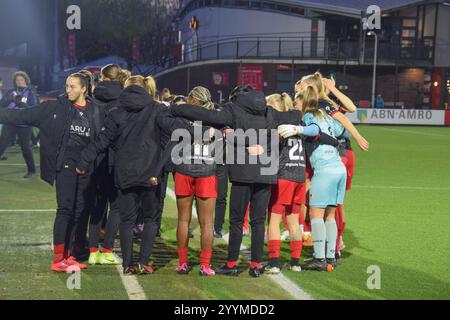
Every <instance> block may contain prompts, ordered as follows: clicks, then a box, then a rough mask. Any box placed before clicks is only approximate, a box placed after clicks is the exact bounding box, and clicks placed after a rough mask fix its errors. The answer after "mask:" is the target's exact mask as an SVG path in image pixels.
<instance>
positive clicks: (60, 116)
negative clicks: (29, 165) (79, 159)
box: [0, 95, 101, 185]
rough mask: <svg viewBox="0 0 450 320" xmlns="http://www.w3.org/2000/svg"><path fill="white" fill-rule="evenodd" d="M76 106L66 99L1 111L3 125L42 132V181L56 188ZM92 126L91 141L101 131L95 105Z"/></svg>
mask: <svg viewBox="0 0 450 320" xmlns="http://www.w3.org/2000/svg"><path fill="white" fill-rule="evenodd" d="M74 112H76V110H75V108H74V107H73V104H72V103H71V102H70V101H69V100H68V99H67V97H66V96H65V95H63V96H60V97H58V99H57V100H55V101H47V102H44V103H42V104H40V105H37V106H35V107H31V108H27V109H4V108H0V123H4V124H13V125H27V126H33V127H37V128H39V129H40V139H41V147H40V162H41V178H42V180H44V181H46V182H48V183H49V184H50V185H53V184H54V181H55V178H56V173H57V172H58V171H59V170H61V168H62V165H63V163H62V159H63V158H64V151H65V149H66V146H67V140H68V139H67V137H68V134H69V129H70V124H71V123H70V122H71V118H72V115H73V113H74ZM86 112H87V115H88V118H89V122H90V126H91V139H92V140H91V141H93V138H94V137H95V136H96V135H97V134H98V133H99V131H100V118H101V112H100V110H99V108H98V107H97V106H96V105H95V104H94V103H92V102H90V103H89V107H88V108H87V109H86ZM94 160H95V159H94Z"/></svg>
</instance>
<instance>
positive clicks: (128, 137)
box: [78, 86, 162, 190]
mask: <svg viewBox="0 0 450 320" xmlns="http://www.w3.org/2000/svg"><path fill="white" fill-rule="evenodd" d="M119 105H120V106H119V107H115V108H113V109H112V110H111V111H110V112H109V114H108V117H107V118H106V121H105V125H104V127H103V129H102V132H101V133H100V134H99V136H98V138H97V139H96V140H95V141H94V142H93V143H91V144H90V145H89V146H88V147H87V148H86V150H85V151H84V152H83V154H82V155H81V162H80V163H79V165H78V168H80V169H83V170H86V169H87V168H88V167H89V165H90V163H92V161H94V159H95V158H96V157H97V155H98V154H100V153H102V152H105V151H106V150H107V149H108V148H109V147H112V148H113V149H114V152H115V156H114V172H115V183H116V186H117V187H118V188H120V189H122V190H124V189H128V188H131V187H150V186H151V185H150V178H152V177H156V176H157V172H156V167H157V164H158V160H159V156H160V129H159V128H158V126H157V124H156V117H157V115H158V113H159V112H160V111H161V110H162V107H161V106H160V105H159V104H158V103H157V102H155V101H154V100H153V98H152V97H151V96H150V95H149V94H148V93H147V92H146V91H145V89H143V88H141V87H139V86H130V87H128V88H126V89H125V90H124V91H123V92H122V94H121V96H120V99H119Z"/></svg>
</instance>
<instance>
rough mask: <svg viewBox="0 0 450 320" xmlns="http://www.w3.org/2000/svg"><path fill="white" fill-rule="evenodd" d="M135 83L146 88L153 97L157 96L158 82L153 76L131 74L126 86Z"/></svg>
mask: <svg viewBox="0 0 450 320" xmlns="http://www.w3.org/2000/svg"><path fill="white" fill-rule="evenodd" d="M133 85H134V86H139V87H142V88H144V89H145V90H147V92H148V93H149V94H150V96H152V98H154V99H155V98H156V82H155V79H153V78H152V77H147V78H144V77H143V76H141V75H138V76H131V77H129V78H128V79H127V81H125V88H127V87H129V86H133Z"/></svg>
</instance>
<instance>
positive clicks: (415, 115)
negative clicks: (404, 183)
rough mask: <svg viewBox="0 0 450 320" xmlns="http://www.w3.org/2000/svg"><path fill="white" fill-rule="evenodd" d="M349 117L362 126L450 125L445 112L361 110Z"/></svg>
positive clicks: (348, 115)
mask: <svg viewBox="0 0 450 320" xmlns="http://www.w3.org/2000/svg"><path fill="white" fill-rule="evenodd" d="M347 117H348V118H349V119H350V120H351V121H352V122H353V123H360V124H364V123H367V124H411V125H426V126H429V125H438V126H443V125H450V123H449V122H450V121H447V122H446V111H444V110H413V109H411V110H406V109H405V110H402V109H359V110H358V112H356V113H353V114H347ZM449 120H450V119H449Z"/></svg>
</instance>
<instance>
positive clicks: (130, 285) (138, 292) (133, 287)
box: [116, 265, 148, 300]
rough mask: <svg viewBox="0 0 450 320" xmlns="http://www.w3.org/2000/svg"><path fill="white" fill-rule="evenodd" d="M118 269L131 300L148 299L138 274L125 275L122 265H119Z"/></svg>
mask: <svg viewBox="0 0 450 320" xmlns="http://www.w3.org/2000/svg"><path fill="white" fill-rule="evenodd" d="M116 269H117V272H119V275H120V279H121V280H122V284H123V286H124V287H125V290H126V291H127V295H128V298H129V299H130V300H148V298H147V296H146V295H145V292H144V289H142V286H141V285H140V284H139V281H138V280H137V277H136V276H133V275H124V274H123V269H122V266H121V265H117V266H116Z"/></svg>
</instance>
